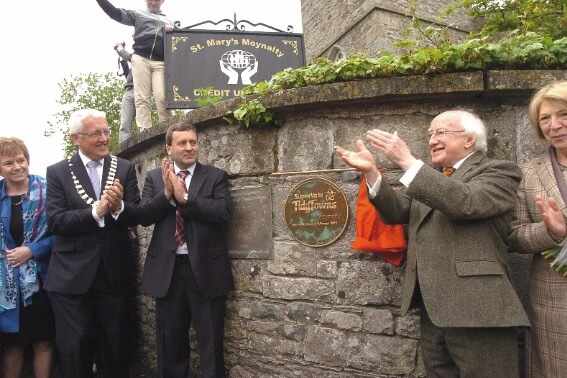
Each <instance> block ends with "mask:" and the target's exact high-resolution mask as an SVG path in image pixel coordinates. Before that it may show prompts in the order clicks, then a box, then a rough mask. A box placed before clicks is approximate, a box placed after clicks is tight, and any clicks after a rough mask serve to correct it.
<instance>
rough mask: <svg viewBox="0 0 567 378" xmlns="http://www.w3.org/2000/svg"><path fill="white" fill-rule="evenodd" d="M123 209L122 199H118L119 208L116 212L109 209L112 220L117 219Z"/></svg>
mask: <svg viewBox="0 0 567 378" xmlns="http://www.w3.org/2000/svg"><path fill="white" fill-rule="evenodd" d="M123 211H124V201H120V210H118V211H117V212H116V213H115V212H113V211H111V212H110V215H112V218H114V220H116V219H118V216H120V214H122V212H123Z"/></svg>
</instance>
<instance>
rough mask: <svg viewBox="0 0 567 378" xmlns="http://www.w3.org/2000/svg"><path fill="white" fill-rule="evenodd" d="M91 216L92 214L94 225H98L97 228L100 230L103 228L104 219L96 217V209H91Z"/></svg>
mask: <svg viewBox="0 0 567 378" xmlns="http://www.w3.org/2000/svg"><path fill="white" fill-rule="evenodd" d="M92 214H93V218H94V220H95V221H96V223H98V226H99V227H101V228H102V227H104V218H102V219H101V218H99V217H98V215H97V213H96V207H93V208H92Z"/></svg>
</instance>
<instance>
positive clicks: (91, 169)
mask: <svg viewBox="0 0 567 378" xmlns="http://www.w3.org/2000/svg"><path fill="white" fill-rule="evenodd" d="M99 165H100V163H99V162H98V161H95V160H91V161H89V162H88V163H87V173H88V174H89V178H90V179H91V184H92V186H93V189H94V192H95V196H96V199H100V177H99V176H98V172H97V170H96V168H97V167H98V166H99Z"/></svg>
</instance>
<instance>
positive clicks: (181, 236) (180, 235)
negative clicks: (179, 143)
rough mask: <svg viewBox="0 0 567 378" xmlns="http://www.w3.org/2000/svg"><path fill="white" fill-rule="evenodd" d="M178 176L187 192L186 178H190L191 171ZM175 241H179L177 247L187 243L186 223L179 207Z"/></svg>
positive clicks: (177, 208) (176, 212)
mask: <svg viewBox="0 0 567 378" xmlns="http://www.w3.org/2000/svg"><path fill="white" fill-rule="evenodd" d="M177 175H178V176H179V180H180V181H181V182H182V183H183V187H184V188H185V190H187V186H186V185H185V178H186V177H187V176H189V171H179V173H178V174H177ZM175 240H176V241H177V245H182V244H183V243H185V221H184V220H183V217H182V216H181V213H180V212H179V205H178V206H177V207H176V208H175Z"/></svg>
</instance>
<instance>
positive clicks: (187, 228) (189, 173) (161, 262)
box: [138, 123, 234, 377]
mask: <svg viewBox="0 0 567 378" xmlns="http://www.w3.org/2000/svg"><path fill="white" fill-rule="evenodd" d="M165 148H166V150H167V154H168V155H169V159H171V160H169V159H167V158H165V159H164V160H163V161H162V166H161V168H156V169H154V170H151V171H149V172H148V175H147V176H146V181H145V184H144V189H143V191H142V205H141V206H140V214H139V216H138V220H139V221H140V223H141V224H142V225H143V226H149V225H151V224H153V223H155V226H154V230H153V235H152V240H151V242H150V245H149V247H148V252H147V256H146V261H145V264H144V271H143V275H142V281H141V286H140V291H141V292H142V293H144V294H149V295H151V296H154V297H156V300H155V307H156V308H155V316H156V338H157V365H158V366H157V376H158V377H187V376H188V374H189V351H190V349H189V326H190V325H191V322H193V326H194V327H195V333H196V334H197V342H198V345H199V351H200V357H201V372H202V376H203V377H224V376H225V367H224V349H223V335H224V314H225V302H226V294H227V293H228V292H229V291H231V290H233V289H234V280H233V277H232V271H231V267H230V260H229V257H228V247H227V232H226V231H227V227H228V225H229V222H230V220H231V219H232V216H233V208H232V200H231V197H230V192H229V190H228V174H227V173H226V172H225V171H223V170H221V169H218V168H215V167H212V166H210V165H203V164H201V163H199V162H198V161H197V158H198V155H199V141H198V139H197V130H196V129H195V127H194V126H193V125H191V124H188V123H174V124H172V125H171V126H169V128H168V130H167V133H166V145H165Z"/></svg>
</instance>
